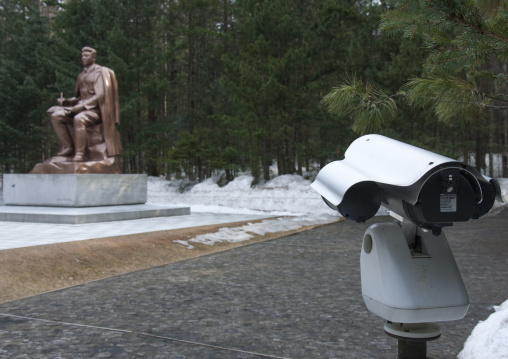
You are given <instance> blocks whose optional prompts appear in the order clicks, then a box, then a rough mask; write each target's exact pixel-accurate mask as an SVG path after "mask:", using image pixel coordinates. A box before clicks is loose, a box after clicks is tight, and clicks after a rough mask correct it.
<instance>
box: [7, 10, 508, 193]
mask: <svg viewBox="0 0 508 359" xmlns="http://www.w3.org/2000/svg"><path fill="white" fill-rule="evenodd" d="M83 46H91V47H93V48H95V49H96V50H97V53H98V57H97V63H98V64H100V65H103V66H107V67H110V68H111V69H113V70H114V71H115V73H116V76H117V79H118V84H119V91H120V105H121V124H120V126H119V131H120V133H121V136H122V146H123V152H122V166H123V171H124V173H146V174H148V175H150V176H163V177H166V178H187V179H190V180H193V181H202V180H204V179H206V178H209V177H211V176H216V175H219V174H220V175H222V176H223V180H224V182H223V183H227V182H228V181H231V180H232V179H234V178H235V176H236V175H238V174H239V173H241V172H242V171H250V172H251V173H252V174H253V176H254V178H255V181H263V180H269V179H270V178H272V177H273V176H274V173H276V174H279V175H282V174H300V175H303V174H304V173H306V172H307V171H311V172H312V171H313V170H314V171H315V170H318V169H319V168H320V167H322V166H324V165H325V164H327V163H328V162H330V161H333V160H338V159H342V158H343V156H344V151H345V150H346V149H347V147H348V146H349V144H350V143H351V142H352V141H353V140H354V139H356V138H357V137H359V136H360V135H362V134H365V133H380V134H383V135H386V136H389V137H392V138H395V139H399V140H401V141H404V142H407V143H410V144H413V145H416V146H419V147H423V148H426V149H429V150H431V151H435V152H438V153H440V154H443V155H445V156H448V157H452V158H457V159H459V158H460V159H463V160H464V161H466V162H469V161H475V165H476V167H477V168H478V169H480V170H482V171H483V172H484V173H486V174H487V175H490V176H494V173H493V166H487V162H490V163H493V162H494V160H495V159H497V160H498V162H499V163H498V166H500V170H498V174H499V175H500V176H503V177H508V165H507V163H508V153H507V152H508V150H507V148H508V145H507V142H508V89H507V85H508V62H507V61H508V1H507V0H467V1H466V0H413V1H410V0H402V1H397V0H388V1H384V0H381V1H379V0H292V1H291V0H183V1H182V0H144V1H141V0H66V1H64V0H47V1H41V0H0V173H27V172H29V171H30V170H31V169H32V167H33V166H34V165H35V164H36V163H37V162H42V161H44V160H46V159H48V158H49V157H51V156H53V155H55V154H56V152H58V149H59V144H58V140H57V138H56V135H55V134H54V132H53V129H52V128H51V123H50V120H49V115H48V114H47V112H46V110H47V109H48V108H49V107H51V106H54V105H56V99H57V98H58V97H60V93H63V96H64V97H72V96H73V91H74V84H75V81H76V78H77V75H78V74H79V73H80V72H81V70H82V65H81V60H80V54H81V48H82V47H83ZM487 168H488V170H487ZM275 169H276V170H275Z"/></svg>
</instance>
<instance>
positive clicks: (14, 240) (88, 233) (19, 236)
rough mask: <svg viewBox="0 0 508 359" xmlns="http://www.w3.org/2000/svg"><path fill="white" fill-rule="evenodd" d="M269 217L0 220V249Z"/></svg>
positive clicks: (197, 215)
mask: <svg viewBox="0 0 508 359" xmlns="http://www.w3.org/2000/svg"><path fill="white" fill-rule="evenodd" d="M272 217H273V216H271V215H243V214H216V213H191V214H190V215H184V216H173V217H159V218H146V219H136V220H128V221H115V222H100V223H88V224H53V223H22V222H2V221H0V250H2V249H11V248H21V247H30V246H38V245H43V244H50V243H62V242H72V241H80V240H85V239H93V238H104V237H113V236H123V235H128V234H137V233H147V232H156V231H166V230H171V229H179V228H189V227H197V226H206V225H213V224H222V223H231V222H240V221H254V220H258V219H264V218H272Z"/></svg>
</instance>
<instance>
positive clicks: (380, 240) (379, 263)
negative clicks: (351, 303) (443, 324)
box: [360, 223, 469, 323]
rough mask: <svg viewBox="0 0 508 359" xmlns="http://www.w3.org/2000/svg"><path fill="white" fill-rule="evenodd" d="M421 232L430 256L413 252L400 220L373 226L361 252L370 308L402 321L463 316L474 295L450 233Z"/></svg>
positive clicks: (364, 285)
mask: <svg viewBox="0 0 508 359" xmlns="http://www.w3.org/2000/svg"><path fill="white" fill-rule="evenodd" d="M419 235H420V237H421V243H422V248H423V249H424V252H425V253H427V254H428V255H429V257H428V258H417V257H413V256H412V255H411V252H410V250H409V247H408V243H407V241H406V238H405V237H404V234H403V232H402V230H401V228H400V225H399V224H397V223H378V224H374V225H372V226H370V227H369V228H368V229H367V231H366V232H365V236H364V243H363V246H362V253H361V256H360V266H361V281H362V295H363V299H364V301H365V304H366V305H367V308H368V309H369V310H370V311H371V312H373V313H374V314H377V315H378V316H380V317H382V318H384V319H386V320H389V321H392V322H398V323H424V322H436V321H448V320H458V319H461V318H463V317H464V316H465V315H466V313H467V310H468V308H469V296H468V294H467V291H466V288H465V286H464V282H463V280H462V277H461V275H460V272H459V269H458V267H457V264H456V262H455V259H454V257H453V254H452V252H451V250H450V247H449V245H448V242H447V240H446V238H445V236H444V235H443V234H440V235H439V236H434V235H432V234H431V233H428V232H423V231H421V230H419ZM367 251H368V252H369V253H367Z"/></svg>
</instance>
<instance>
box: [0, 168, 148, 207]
mask: <svg viewBox="0 0 508 359" xmlns="http://www.w3.org/2000/svg"><path fill="white" fill-rule="evenodd" d="M146 196H147V176H146V175H142V174H133V175H131V174H4V175H3V200H4V204H5V205H7V206H48V207H98V206H115V205H129V204H144V203H145V202H146Z"/></svg>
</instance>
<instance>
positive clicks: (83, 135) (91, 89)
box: [31, 47, 121, 173]
mask: <svg viewBox="0 0 508 359" xmlns="http://www.w3.org/2000/svg"><path fill="white" fill-rule="evenodd" d="M96 59H97V52H96V50H95V49H93V48H91V47H84V48H83V49H82V50H81V61H82V63H83V66H84V67H85V68H84V70H83V71H82V72H81V73H80V74H79V76H78V79H77V81H76V86H75V88H74V95H75V96H74V97H72V98H68V99H65V98H63V96H62V95H60V98H59V99H58V100H57V101H58V104H59V106H53V107H51V108H50V109H49V110H48V112H49V113H50V114H51V123H52V125H53V128H54V130H55V132H56V134H57V136H58V138H59V140H60V143H61V150H60V152H58V154H57V157H54V158H52V159H50V160H48V161H46V162H45V163H42V164H38V165H36V166H35V167H34V169H33V170H32V172H31V173H102V172H105V173H119V171H120V165H119V155H120V152H121V143H120V133H119V132H118V129H117V128H116V125H117V124H119V123H120V104H119V100H118V85H117V81H116V76H115V73H114V72H113V70H111V69H109V68H107V67H104V66H99V65H98V64H96ZM98 126H99V128H100V130H96V132H99V137H102V138H103V142H104V145H105V146H103V147H104V150H103V152H105V153H104V155H103V156H102V157H103V158H102V159H100V160H102V162H104V160H105V161H106V162H107V163H106V164H105V163H100V164H97V165H95V164H92V163H91V162H90V161H92V160H96V159H94V158H92V159H90V158H87V156H88V155H89V154H90V153H91V151H90V149H89V148H88V146H89V145H90V146H91V145H92V144H88V143H87V137H90V136H89V135H88V136H87V129H88V130H90V129H93V128H94V127H98ZM96 137H97V135H96V136H95V138H96ZM102 138H101V139H100V140H101V141H102ZM92 152H93V151H92ZM87 161H88V162H87ZM70 162H72V163H74V165H72V166H70V164H69V163H70ZM84 162H86V164H85V163H84ZM64 163H67V165H64ZM72 163H71V164H72ZM64 167H65V168H64ZM71 167H72V168H71Z"/></svg>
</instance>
